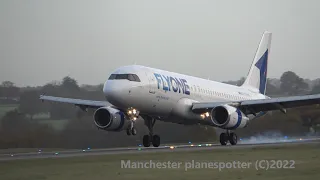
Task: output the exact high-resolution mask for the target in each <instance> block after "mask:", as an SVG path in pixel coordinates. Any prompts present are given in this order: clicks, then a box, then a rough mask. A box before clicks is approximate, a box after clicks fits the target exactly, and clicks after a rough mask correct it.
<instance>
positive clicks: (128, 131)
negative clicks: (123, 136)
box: [126, 127, 131, 136]
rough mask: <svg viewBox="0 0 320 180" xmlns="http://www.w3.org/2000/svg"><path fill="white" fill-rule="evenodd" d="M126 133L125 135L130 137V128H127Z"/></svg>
mask: <svg viewBox="0 0 320 180" xmlns="http://www.w3.org/2000/svg"><path fill="white" fill-rule="evenodd" d="M126 131H127V135H128V136H130V135H131V129H130V127H128V128H127V130H126Z"/></svg>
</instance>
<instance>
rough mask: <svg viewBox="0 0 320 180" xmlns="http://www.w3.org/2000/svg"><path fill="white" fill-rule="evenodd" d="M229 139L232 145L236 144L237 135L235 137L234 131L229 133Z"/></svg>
mask: <svg viewBox="0 0 320 180" xmlns="http://www.w3.org/2000/svg"><path fill="white" fill-rule="evenodd" d="M229 141H230V144H232V145H236V144H237V142H238V137H237V135H236V133H230V135H229Z"/></svg>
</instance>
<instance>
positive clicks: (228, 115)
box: [210, 105, 249, 129]
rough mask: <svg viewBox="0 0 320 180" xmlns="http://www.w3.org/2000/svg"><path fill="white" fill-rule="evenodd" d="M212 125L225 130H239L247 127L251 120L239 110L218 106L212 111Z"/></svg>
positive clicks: (227, 106)
mask: <svg viewBox="0 0 320 180" xmlns="http://www.w3.org/2000/svg"><path fill="white" fill-rule="evenodd" d="M210 117H211V121H212V123H213V124H214V125H215V126H217V127H220V128H223V129H237V128H243V127H245V126H247V124H248V122H249V118H248V117H247V116H246V115H245V114H243V113H242V112H241V111H240V110H239V109H237V108H235V107H233V106H229V105H223V106H217V107H215V108H213V109H212V110H211V115H210Z"/></svg>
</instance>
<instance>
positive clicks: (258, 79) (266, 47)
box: [242, 32, 272, 94]
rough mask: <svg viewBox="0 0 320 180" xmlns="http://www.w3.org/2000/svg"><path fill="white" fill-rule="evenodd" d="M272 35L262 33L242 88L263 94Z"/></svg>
mask: <svg viewBox="0 0 320 180" xmlns="http://www.w3.org/2000/svg"><path fill="white" fill-rule="evenodd" d="M271 38H272V33H270V32H264V33H263V36H262V38H261V41H260V44H259V47H258V49H257V52H256V55H255V57H254V60H253V62H252V65H251V68H250V71H249V73H248V76H247V78H246V80H245V82H244V83H243V85H242V87H245V88H248V89H251V90H253V91H258V92H259V93H261V94H265V92H266V85H267V70H268V55H269V53H270V46H271Z"/></svg>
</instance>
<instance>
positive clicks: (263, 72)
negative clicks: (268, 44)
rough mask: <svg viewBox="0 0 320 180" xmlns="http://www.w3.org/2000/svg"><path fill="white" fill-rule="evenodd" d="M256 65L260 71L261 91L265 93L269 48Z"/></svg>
mask: <svg viewBox="0 0 320 180" xmlns="http://www.w3.org/2000/svg"><path fill="white" fill-rule="evenodd" d="M255 66H256V67H257V68H258V69H259V71H260V86H259V91H260V93H261V94H264V93H265V90H266V85H267V84H266V81H267V67H268V49H267V51H266V52H265V53H264V54H263V55H262V57H261V58H260V59H259V60H258V62H257V63H256V64H255Z"/></svg>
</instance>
